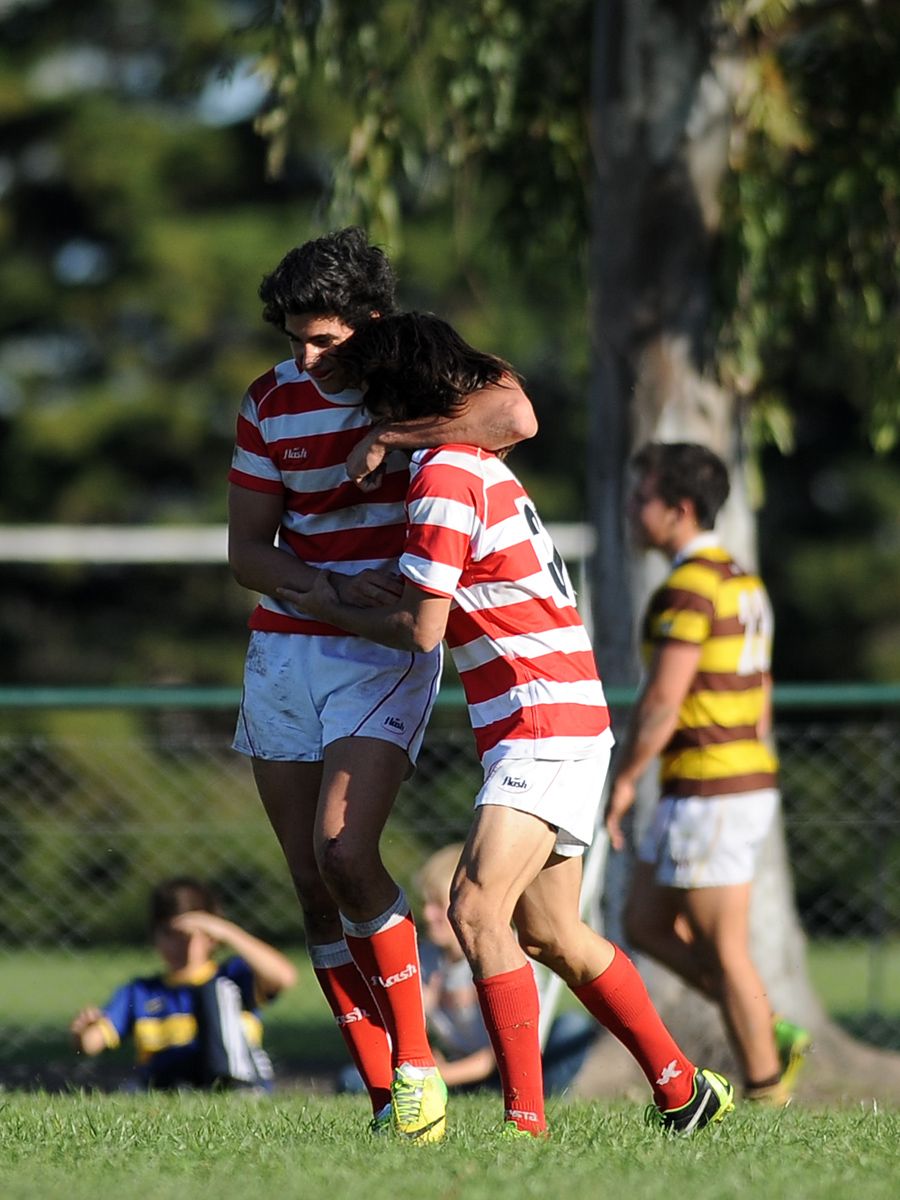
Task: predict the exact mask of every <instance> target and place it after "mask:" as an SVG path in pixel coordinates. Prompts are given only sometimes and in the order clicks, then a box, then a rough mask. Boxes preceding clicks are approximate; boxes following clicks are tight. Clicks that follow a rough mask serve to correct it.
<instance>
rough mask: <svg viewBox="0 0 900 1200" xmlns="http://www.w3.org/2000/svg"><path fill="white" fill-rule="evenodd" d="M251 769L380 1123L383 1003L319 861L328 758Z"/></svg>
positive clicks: (384, 1082)
mask: <svg viewBox="0 0 900 1200" xmlns="http://www.w3.org/2000/svg"><path fill="white" fill-rule="evenodd" d="M253 774H254V778H255V780H256V786H257V789H258V791H259V794H260V798H261V799H262V803H263V807H264V808H265V810H266V814H267V815H268V818H269V821H270V823H271V825H272V828H273V829H274V831H275V835H276V837H277V838H278V841H279V842H280V844H281V848H282V850H283V852H284V856H285V859H286V861H287V864H288V869H289V870H290V873H291V878H292V879H293V882H294V888H295V890H296V892H297V897H298V899H299V901H300V907H301V909H302V911H303V921H304V928H305V931H306V941H307V946H308V949H309V954H310V959H311V961H312V964H313V969H314V971H315V975H316V979H317V980H318V982H319V986H320V987H321V989H322V992H323V993H324V995H325V998H326V1000H327V1001H328V1005H329V1007H330V1009H331V1011H332V1013H333V1014H334V1018H335V1021H336V1023H337V1027H338V1029H339V1030H340V1032H341V1035H342V1037H343V1039H344V1042H345V1044H346V1046H347V1049H348V1051H349V1053H350V1056H351V1058H352V1060H353V1062H354V1063H355V1064H356V1067H357V1069H358V1071H359V1073H360V1075H361V1076H362V1079H363V1082H364V1083H365V1085H366V1089H367V1091H368V1093H369V1099H370V1101H371V1104H372V1113H373V1128H375V1127H376V1126H378V1128H381V1127H383V1126H384V1122H385V1113H387V1114H388V1115H389V1113H390V1087H391V1078H392V1067H391V1053H390V1047H389V1045H388V1040H387V1032H386V1030H385V1027H384V1023H383V1021H382V1018H381V1014H380V1012H379V1010H378V1006H377V1004H376V1003H375V1000H374V998H373V996H372V993H371V990H370V988H369V986H368V984H367V983H366V981H365V979H364V978H363V976H362V975H361V974H360V972H359V970H358V969H357V967H356V964H355V963H354V962H353V959H352V956H351V955H350V952H349V949H348V947H347V943H346V941H345V940H344V931H343V928H342V926H341V919H340V914H339V912H338V908H337V904H336V903H335V901H334V899H333V897H332V895H331V893H330V892H329V890H328V888H327V887H326V885H325V882H324V880H323V879H322V876H321V873H320V871H319V866H318V862H317V861H316V855H315V825H316V811H317V808H318V802H319V792H320V788H321V784H322V774H323V768H322V763H321V762H318V763H291V762H269V761H265V760H261V759H254V760H253ZM379 1118H380V1123H379Z"/></svg>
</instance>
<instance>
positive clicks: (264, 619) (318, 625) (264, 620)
mask: <svg viewBox="0 0 900 1200" xmlns="http://www.w3.org/2000/svg"><path fill="white" fill-rule="evenodd" d="M247 625H248V627H249V628H250V629H261V630H263V631H264V632H265V633H310V634H312V633H317V634H322V635H323V636H324V637H356V634H355V633H347V631H346V629H337V628H335V626H334V625H326V624H325V623H324V622H323V621H311V620H303V619H301V618H299V617H289V616H286V615H284V614H282V613H276V612H271V611H270V610H269V609H268V608H263V607H262V605H259V606H258V607H257V608H255V609H254V610H253V612H252V613H251V614H250V620H249V621H248V622H247Z"/></svg>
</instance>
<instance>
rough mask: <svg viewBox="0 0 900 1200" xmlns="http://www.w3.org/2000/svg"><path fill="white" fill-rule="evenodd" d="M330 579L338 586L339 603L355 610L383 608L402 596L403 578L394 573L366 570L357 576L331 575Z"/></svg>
mask: <svg viewBox="0 0 900 1200" xmlns="http://www.w3.org/2000/svg"><path fill="white" fill-rule="evenodd" d="M332 579H334V580H335V581H336V582H337V584H338V594H339V596H340V599H341V602H342V603H343V604H355V605H356V607H357V608H384V607H385V606H386V605H389V604H393V603H394V601H395V600H398V599H399V598H400V596H401V595H402V594H403V576H402V575H400V574H398V573H397V572H396V571H374V570H371V569H367V570H365V571H360V572H359V573H358V574H357V575H340V576H334V575H332Z"/></svg>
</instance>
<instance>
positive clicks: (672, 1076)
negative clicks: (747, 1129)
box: [515, 854, 731, 1115]
mask: <svg viewBox="0 0 900 1200" xmlns="http://www.w3.org/2000/svg"><path fill="white" fill-rule="evenodd" d="M580 891H581V859H580V858H575V857H561V856H559V855H557V854H553V855H551V857H550V859H549V860H548V863H547V865H546V867H545V868H544V870H543V871H541V872H540V874H539V875H538V877H537V878H536V879H535V880H534V882H533V883H532V884H531V885H530V886H529V887H528V888H527V890H526V891H525V893H524V894H523V896H522V898H521V900H520V901H519V904H518V905H517V906H516V911H515V923H516V928H517V930H518V931H519V940H520V942H521V944H522V945H523V946H524V947H525V949H526V950H527V951H528V953H529V954H530V955H532V956H533V957H534V958H536V959H538V961H540V962H542V963H544V964H545V965H546V966H548V967H549V968H550V969H551V970H553V971H555V972H556V973H557V974H559V975H560V977H561V978H562V979H563V980H564V981H565V982H566V983H567V984H568V986H569V987H570V988H571V990H572V992H573V994H574V995H575V996H576V997H577V998H578V999H579V1000H580V1001H581V1003H582V1004H583V1005H584V1006H585V1008H587V1010H588V1012H590V1013H591V1015H592V1016H593V1017H594V1018H595V1019H596V1020H597V1021H599V1022H600V1023H601V1024H602V1025H604V1026H605V1027H606V1028H607V1029H608V1030H609V1031H610V1032H611V1033H612V1034H613V1035H614V1036H615V1037H617V1038H618V1039H619V1041H621V1042H622V1044H623V1045H624V1046H625V1047H626V1049H628V1050H629V1051H630V1052H631V1054H632V1056H633V1057H634V1058H635V1060H636V1061H637V1062H638V1064H639V1065H640V1067H641V1069H642V1070H643V1072H644V1074H645V1076H646V1077H647V1081H648V1083H649V1084H650V1086H651V1087H652V1089H653V1099H654V1104H655V1106H656V1112H657V1114H666V1113H669V1112H673V1111H674V1112H680V1111H681V1110H682V1109H683V1108H684V1107H685V1106H689V1105H690V1103H691V1101H692V1098H693V1096H694V1089H695V1087H696V1086H697V1084H696V1079H697V1077H698V1072H697V1069H696V1068H695V1066H694V1064H693V1063H692V1062H691V1061H690V1059H689V1058H688V1057H687V1056H686V1055H685V1054H684V1053H683V1051H682V1050H681V1049H680V1047H679V1046H678V1045H677V1043H676V1042H675V1041H674V1039H673V1038H672V1035H671V1034H670V1033H669V1031H668V1029H666V1027H665V1025H664V1024H663V1022H662V1020H661V1019H660V1016H659V1014H658V1013H657V1011H656V1009H655V1008H654V1006H653V1003H652V1001H651V999H650V997H649V995H648V994H647V989H646V987H645V986H644V983H643V980H642V979H641V977H640V975H639V974H638V972H637V970H636V969H635V967H634V965H633V964H632V963H631V961H630V960H629V959H628V958H627V957H626V956H625V955H624V954H623V953H622V952H621V951H620V950H618V949H617V948H616V947H615V946H614V945H613V944H612V943H611V942H609V941H607V939H606V938H604V937H601V935H600V934H598V933H597V932H596V931H595V930H593V929H591V928H590V926H589V925H587V924H586V923H585V922H584V921H583V920H582V919H581V916H580V913H579V896H580ZM700 1086H701V1088H705V1087H706V1086H707V1080H706V1079H705V1078H702V1080H701V1084H700ZM724 1088H725V1095H724V1098H723V1100H722V1103H723V1105H727V1104H728V1103H730V1092H731V1088H730V1085H729V1084H727V1083H725V1084H724ZM723 1111H727V1107H726V1108H724V1110H723ZM710 1115H712V1113H710Z"/></svg>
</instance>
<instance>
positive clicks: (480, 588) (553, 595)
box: [455, 571, 575, 612]
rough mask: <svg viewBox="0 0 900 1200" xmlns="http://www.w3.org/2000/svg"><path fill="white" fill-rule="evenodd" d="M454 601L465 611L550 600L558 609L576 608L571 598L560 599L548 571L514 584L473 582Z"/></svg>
mask: <svg viewBox="0 0 900 1200" xmlns="http://www.w3.org/2000/svg"><path fill="white" fill-rule="evenodd" d="M455 598H456V603H457V604H458V605H459V607H460V608H461V609H462V610H463V611H464V612H482V611H484V610H491V609H495V608H505V607H506V605H507V604H522V603H523V602H524V601H526V600H551V601H553V603H554V604H555V606H556V607H557V608H574V607H575V602H574V596H572V597H569V598H566V597H565V596H563V595H562V593H561V592H560V591H559V590H558V589H557V588H556V586H555V585H554V582H553V579H552V578H551V576H550V574H549V573H548V572H547V571H538V572H536V573H535V574H534V575H525V576H523V577H522V578H521V579H516V580H514V581H512V580H510V581H507V580H489V581H487V582H485V583H472V584H469V585H468V586H467V587H463V588H460V589H459V591H458V593H457V595H456V597H455Z"/></svg>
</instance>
